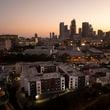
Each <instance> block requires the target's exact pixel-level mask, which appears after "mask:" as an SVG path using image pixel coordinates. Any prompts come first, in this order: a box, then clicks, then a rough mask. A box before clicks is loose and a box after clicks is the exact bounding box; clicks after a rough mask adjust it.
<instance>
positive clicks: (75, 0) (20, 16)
mask: <svg viewBox="0 0 110 110" xmlns="http://www.w3.org/2000/svg"><path fill="white" fill-rule="evenodd" d="M109 5H110V1H109V0H92V1H91V0H85V1H83V2H81V0H68V1H66V0H60V1H59V0H45V1H43V0H23V1H22V0H19V1H18V0H1V1H0V14H1V19H0V34H18V35H22V36H26V37H27V36H34V33H38V35H39V36H42V37H45V36H49V33H50V32H55V33H56V34H57V35H58V34H59V23H60V22H64V23H65V24H67V25H68V26H70V23H71V20H72V19H75V20H76V26H77V29H78V28H79V27H81V26H82V22H89V23H90V24H92V26H93V28H94V29H95V30H97V29H102V30H104V31H109V30H110V21H109V19H110V16H109V15H108V12H109V10H110V8H109Z"/></svg>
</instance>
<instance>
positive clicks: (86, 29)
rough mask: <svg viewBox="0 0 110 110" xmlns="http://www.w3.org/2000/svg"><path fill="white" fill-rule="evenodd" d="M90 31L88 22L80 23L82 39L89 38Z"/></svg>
mask: <svg viewBox="0 0 110 110" xmlns="http://www.w3.org/2000/svg"><path fill="white" fill-rule="evenodd" d="M90 31H92V27H91V25H90V24H89V23H88V22H83V23H82V37H89V36H90Z"/></svg>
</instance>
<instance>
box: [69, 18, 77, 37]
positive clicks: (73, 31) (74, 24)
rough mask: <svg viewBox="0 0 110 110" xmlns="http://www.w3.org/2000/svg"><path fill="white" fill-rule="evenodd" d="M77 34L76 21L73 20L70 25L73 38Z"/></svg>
mask: <svg viewBox="0 0 110 110" xmlns="http://www.w3.org/2000/svg"><path fill="white" fill-rule="evenodd" d="M75 34H76V21H75V19H73V20H72V21H71V25H70V36H71V37H73V35H75Z"/></svg>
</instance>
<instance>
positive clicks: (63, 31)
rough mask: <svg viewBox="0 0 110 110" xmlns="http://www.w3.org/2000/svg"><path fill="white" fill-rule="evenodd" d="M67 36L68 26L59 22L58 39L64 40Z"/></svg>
mask: <svg viewBox="0 0 110 110" xmlns="http://www.w3.org/2000/svg"><path fill="white" fill-rule="evenodd" d="M68 38H69V30H68V26H67V25H64V22H61V23H60V39H62V40H65V39H68Z"/></svg>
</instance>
